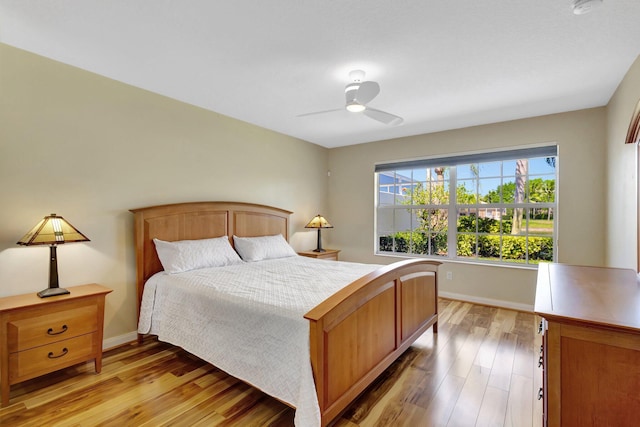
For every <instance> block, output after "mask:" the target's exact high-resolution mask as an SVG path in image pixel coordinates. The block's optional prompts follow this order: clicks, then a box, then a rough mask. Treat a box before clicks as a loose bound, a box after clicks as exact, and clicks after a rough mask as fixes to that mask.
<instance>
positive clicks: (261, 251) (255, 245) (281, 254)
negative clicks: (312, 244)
mask: <svg viewBox="0 0 640 427" xmlns="http://www.w3.org/2000/svg"><path fill="white" fill-rule="evenodd" d="M233 243H234V245H235V248H236V251H238V253H239V254H240V257H242V259H243V260H244V261H262V260H265V259H274V258H285V257H290V256H296V255H297V254H296V251H294V250H293V248H292V247H291V246H289V243H287V241H286V240H285V239H284V237H282V234H277V235H275V236H262V237H238V236H233Z"/></svg>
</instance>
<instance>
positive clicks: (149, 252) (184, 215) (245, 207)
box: [131, 202, 292, 314]
mask: <svg viewBox="0 0 640 427" xmlns="http://www.w3.org/2000/svg"><path fill="white" fill-rule="evenodd" d="M131 212H133V214H134V233H135V234H134V236H135V237H134V240H135V247H136V268H137V274H136V284H137V291H138V311H139V310H140V302H141V301H142V291H143V289H144V283H145V282H146V281H147V279H149V277H151V276H153V275H154V274H155V273H157V272H159V271H162V264H160V260H159V259H158V255H157V254H156V248H155V245H154V244H153V239H154V238H157V239H160V240H166V241H169V242H173V241H176V240H196V239H207V238H212V237H220V236H229V240H230V242H231V244H232V245H233V237H232V236H234V235H235V236H238V237H256V236H270V235H274V234H282V235H283V236H284V238H285V239H287V240H289V216H290V215H291V213H292V212H289V211H287V210H284V209H279V208H273V207H270V206H264V205H256V204H253V203H240V202H191V203H176V204H171V205H161V206H150V207H147V208H139V209H131ZM138 314H139V313H138Z"/></svg>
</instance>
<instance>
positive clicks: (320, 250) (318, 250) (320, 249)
mask: <svg viewBox="0 0 640 427" xmlns="http://www.w3.org/2000/svg"><path fill="white" fill-rule="evenodd" d="M313 252H327V251H326V250H324V249H322V248H318V249H314V250H313Z"/></svg>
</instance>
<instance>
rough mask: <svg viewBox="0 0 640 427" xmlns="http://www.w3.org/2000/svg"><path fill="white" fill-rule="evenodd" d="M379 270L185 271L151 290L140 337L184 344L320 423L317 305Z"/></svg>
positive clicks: (292, 265) (302, 426)
mask: <svg viewBox="0 0 640 427" xmlns="http://www.w3.org/2000/svg"><path fill="white" fill-rule="evenodd" d="M377 267H378V266H377V265H371V264H356V263H346V262H336V261H325V260H317V259H312V258H305V257H301V256H295V257H290V258H282V259H276V260H267V261H259V262H254V263H244V264H242V265H233V266H227V267H216V268H208V269H202V270H195V271H189V272H184V273H179V274H167V273H164V272H161V273H158V274H156V275H154V276H153V277H151V278H150V279H149V280H148V281H147V283H146V285H145V289H144V295H143V299H142V305H141V310H140V319H139V325H138V332H139V333H143V334H146V333H150V334H154V335H157V336H158V339H160V340H162V341H166V342H169V343H172V344H174V345H177V346H180V347H182V348H184V349H185V350H187V351H189V352H190V353H192V354H194V355H196V356H198V357H200V358H201V359H203V360H206V361H208V362H210V363H211V364H213V365H215V366H216V367H218V368H220V369H222V370H223V371H226V372H227V373H229V374H231V375H233V376H235V377H237V378H240V379H242V380H244V381H246V382H248V383H250V384H252V385H254V386H255V387H257V388H259V389H261V390H263V391H264V392H265V393H267V394H269V395H271V396H274V397H276V398H278V399H280V400H282V401H284V402H286V403H288V404H290V405H292V406H294V407H295V408H296V414H295V425H296V426H298V427H310V426H319V425H320V410H319V406H318V400H317V396H316V391H315V384H314V381H313V373H312V370H311V363H310V356H309V322H308V321H307V320H306V319H304V317H303V316H304V314H306V313H307V312H308V311H309V310H311V309H312V308H313V307H315V306H316V305H318V304H319V303H320V302H322V301H323V300H325V299H326V298H327V297H329V296H330V295H332V294H333V293H335V292H336V291H337V290H339V289H341V288H343V287H344V286H346V285H348V284H349V283H351V282H352V281H354V280H355V279H357V278H359V277H361V276H364V275H365V274H367V273H369V272H371V271H373V270H375V269H376V268H377Z"/></svg>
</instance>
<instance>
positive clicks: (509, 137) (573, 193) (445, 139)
mask: <svg viewBox="0 0 640 427" xmlns="http://www.w3.org/2000/svg"><path fill="white" fill-rule="evenodd" d="M605 119H606V115H605V109H604V108H595V109H589V110H582V111H576V112H570V113H564V114H555V115H550V116H543V117H536V118H531V119H525V120H516V121H510V122H504V123H496V124H491V125H486V126H477V127H471V128H465V129H459V130H452V131H447V132H440V133H433V134H427V135H418V136H414V137H408V138H401V139H395V140H389V141H379V142H373V143H368V144H361V145H354V146H349V147H342V148H338V149H332V150H331V151H330V153H329V169H330V171H331V177H330V179H329V194H330V199H329V202H330V208H329V215H330V216H329V218H330V219H331V222H332V224H333V225H334V226H335V228H334V229H333V230H331V233H332V243H333V244H334V245H335V246H337V247H339V248H341V249H343V251H344V256H343V258H344V259H346V260H351V261H360V262H378V263H389V262H391V261H393V260H395V258H390V257H381V256H375V255H374V254H373V253H374V235H373V233H374V228H373V227H374V176H373V170H374V165H375V163H378V162H386V161H393V160H402V159H410V158H419V157H428V156H435V155H445V154H453V153H463V152H469V151H477V150H484V149H497V148H501V147H512V146H526V145H528V144H540V143H547V142H556V143H558V146H559V148H558V151H559V164H558V166H559V179H558V194H559V203H558V216H557V218H558V219H557V221H558V236H559V250H558V261H559V262H564V263H574V264H588V265H603V264H604V261H605V251H604V241H605V239H604V224H605V212H604V209H603V203H604V201H605V196H604V190H605V187H604V179H605V166H606V163H605V159H604V157H605V144H604V141H605V129H606V124H605ZM353 212H357V213H358V214H357V215H353ZM327 234H328V233H327ZM447 271H451V272H452V273H453V274H452V275H453V279H452V280H445V279H442V280H441V282H440V283H441V285H440V289H441V291H443V292H444V293H449V294H454V295H457V294H459V295H465V296H466V297H467V298H468V299H471V300H477V301H484V302H488V303H492V302H497V301H500V302H506V303H508V304H511V303H514V304H515V306H516V307H518V306H520V307H524V306H532V305H533V300H534V296H535V278H536V270H532V269H523V268H512V267H496V266H487V265H477V264H475V265H474V264H467V263H447V264H445V265H443V266H442V267H441V272H447ZM441 277H442V276H441Z"/></svg>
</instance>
